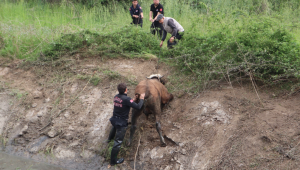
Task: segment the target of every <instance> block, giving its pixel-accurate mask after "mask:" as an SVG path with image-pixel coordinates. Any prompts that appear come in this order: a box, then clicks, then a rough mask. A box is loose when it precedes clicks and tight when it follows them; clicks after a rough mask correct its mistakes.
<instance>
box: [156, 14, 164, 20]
mask: <svg viewBox="0 0 300 170" xmlns="http://www.w3.org/2000/svg"><path fill="white" fill-rule="evenodd" d="M163 17H164V15H163V14H159V15H158V16H157V18H156V21H159V20H161V19H162V18H163Z"/></svg>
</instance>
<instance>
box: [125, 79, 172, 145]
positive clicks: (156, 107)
mask: <svg viewBox="0 0 300 170" xmlns="http://www.w3.org/2000/svg"><path fill="white" fill-rule="evenodd" d="M137 93H138V94H142V93H145V100H144V106H143V107H142V109H141V110H137V109H132V118H131V124H132V125H131V129H130V137H129V143H128V145H130V144H131V140H132V137H133V134H134V132H135V130H136V123H137V119H138V117H139V116H140V115H141V114H142V112H143V110H144V112H145V114H146V115H147V114H149V112H151V113H153V114H154V116H155V119H156V130H157V132H158V134H159V137H160V141H161V145H162V146H166V143H165V140H164V138H163V136H162V133H161V125H160V116H161V108H162V104H167V103H168V102H169V101H171V100H172V99H173V95H172V94H170V93H168V90H167V88H166V87H165V86H164V85H163V84H162V82H161V81H160V79H157V78H156V79H155V78H154V79H147V80H143V81H141V82H140V83H139V84H138V85H137V87H136V88H135V94H137Z"/></svg>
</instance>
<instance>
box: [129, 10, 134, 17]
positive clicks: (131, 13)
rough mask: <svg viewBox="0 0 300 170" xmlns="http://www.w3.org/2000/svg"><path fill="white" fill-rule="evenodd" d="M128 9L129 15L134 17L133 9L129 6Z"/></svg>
mask: <svg viewBox="0 0 300 170" xmlns="http://www.w3.org/2000/svg"><path fill="white" fill-rule="evenodd" d="M129 11H130V15H131V17H134V16H133V11H132V9H131V8H129Z"/></svg>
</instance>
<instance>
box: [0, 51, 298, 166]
mask: <svg viewBox="0 0 300 170" xmlns="http://www.w3.org/2000/svg"><path fill="white" fill-rule="evenodd" d="M4 63H5V64H4ZM155 66H156V61H148V60H143V59H131V60H129V59H121V58H119V59H99V58H80V57H70V58H68V59H64V60H60V61H57V62H52V63H43V62H35V63H31V64H26V63H25V64H24V63H23V62H22V61H14V62H7V61H5V60H3V61H2V64H1V68H0V81H1V82H0V85H1V86H0V87H1V89H0V90H1V92H0V93H1V95H0V107H1V109H0V134H1V141H2V145H3V149H4V151H6V152H9V153H12V154H17V155H21V156H24V157H31V158H33V159H36V160H42V161H47V162H49V163H52V164H55V165H61V166H64V167H66V168H68V169H107V164H108V162H107V161H106V159H107V158H106V157H107V156H108V153H109V152H108V149H109V147H110V145H107V144H106V143H105V142H104V141H105V140H106V138H107V135H108V132H109V129H110V126H111V125H110V123H109V121H108V119H109V118H110V116H111V115H112V109H113V105H112V98H113V96H114V95H115V94H116V85H117V84H118V83H119V82H121V81H122V82H126V83H127V84H128V85H129V96H132V95H133V94H132V93H133V90H134V87H135V85H136V83H137V82H139V81H141V80H143V79H144V78H145V77H146V76H149V75H150V74H153V73H157V70H156V69H155ZM158 71H159V73H160V74H163V75H166V77H168V76H170V75H172V69H170V68H168V67H166V66H161V67H160V69H159V70H158ZM170 85H171V86H176V84H167V85H166V86H167V87H168V86H170ZM174 95H175V99H174V101H172V102H171V103H170V104H169V105H167V106H166V107H165V108H164V112H163V116H162V129H163V134H164V135H165V138H166V139H167V144H168V145H167V147H160V146H159V144H160V142H159V138H158V134H157V132H156V129H155V120H154V117H152V116H150V117H149V120H146V118H145V116H141V117H140V119H139V124H138V126H139V128H138V129H139V130H138V131H137V133H136V134H135V139H134V143H133V145H132V146H131V147H126V146H125V145H124V147H122V149H121V152H120V155H121V156H125V157H126V162H125V163H124V164H122V165H119V166H116V167H113V168H112V169H133V168H134V157H135V156H137V159H136V169H139V170H140V169H147V170H152V169H153V170H156V169H163V170H168V169H169V170H173V169H178V170H179V169H180V170H183V169H191V170H193V169H195V170H196V169H197V170H198V169H298V167H299V165H298V162H299V156H300V150H299V149H300V146H299V143H300V131H299V120H300V115H299V107H298V103H299V96H298V95H296V96H286V95H285V96H280V97H278V96H277V95H276V92H273V91H272V90H269V92H268V93H267V92H265V91H263V90H260V91H259V95H260V98H261V101H259V100H258V97H257V96H256V94H255V92H254V91H253V90H252V87H251V86H249V87H246V86H243V87H241V86H235V87H230V86H228V85H223V86H222V87H220V88H218V89H216V90H211V91H205V92H203V93H200V94H198V95H189V94H185V95H182V93H181V92H177V91H175V92H174ZM262 105H263V106H262ZM127 138H128V135H127V136H126V139H127ZM139 139H140V145H139V147H138V141H139ZM125 143H126V142H125ZM137 148H138V152H136V151H137ZM0 167H1V166H0Z"/></svg>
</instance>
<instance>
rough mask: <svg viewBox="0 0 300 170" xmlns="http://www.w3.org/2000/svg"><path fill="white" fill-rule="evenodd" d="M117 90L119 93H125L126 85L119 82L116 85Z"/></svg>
mask: <svg viewBox="0 0 300 170" xmlns="http://www.w3.org/2000/svg"><path fill="white" fill-rule="evenodd" d="M118 91H119V93H120V94H124V93H127V86H126V84H125V83H120V84H119V85H118Z"/></svg>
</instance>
